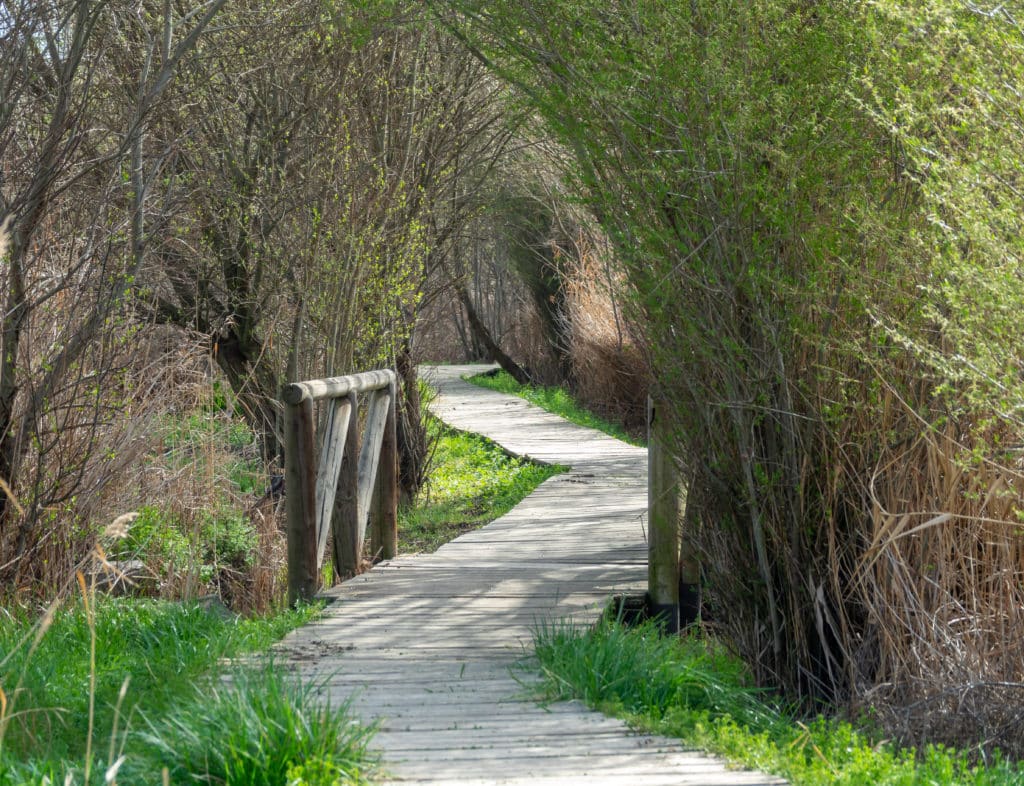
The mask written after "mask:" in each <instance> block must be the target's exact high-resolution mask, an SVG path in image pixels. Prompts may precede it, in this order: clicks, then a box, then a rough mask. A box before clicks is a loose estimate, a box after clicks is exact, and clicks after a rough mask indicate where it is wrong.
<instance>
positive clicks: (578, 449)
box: [278, 366, 782, 786]
mask: <svg viewBox="0 0 1024 786" xmlns="http://www.w3.org/2000/svg"><path fill="white" fill-rule="evenodd" d="M480 370H481V368H480V367H479V366H440V367H430V368H427V369H425V370H424V372H423V373H424V376H425V377H426V378H427V380H428V381H430V382H431V383H432V384H434V385H435V386H437V387H438V389H439V390H440V395H439V396H438V398H437V400H436V401H435V402H434V403H433V405H432V409H433V411H434V413H435V414H436V415H437V416H438V417H440V418H441V419H442V420H444V421H445V422H447V423H449V424H450V425H452V426H454V427H455V428H459V429H463V430H465V431H473V432H477V433H480V434H484V435H485V436H487V437H489V438H490V439H492V440H494V441H495V442H498V443H500V444H501V445H502V446H503V447H505V448H506V449H507V450H508V451H510V452H512V453H516V454H519V455H528V456H530V457H531V458H533V459H535V460H538V461H544V462H549V463H558V464H566V465H569V466H570V467H571V468H572V469H571V471H570V472H568V473H566V474H563V475H559V476H556V477H554V478H552V479H550V480H548V481H546V482H545V483H544V484H542V485H541V486H540V487H539V488H538V489H537V490H536V491H535V492H534V493H533V494H531V495H530V496H529V497H528V498H527V499H525V500H523V502H522V503H520V504H519V505H518V506H517V507H516V508H515V509H514V510H512V511H511V512H509V513H508V514H507V515H505V516H503V517H502V518H500V519H498V520H497V521H495V522H493V523H492V524H490V525H488V526H486V527H484V528H482V529H480V530H477V531H475V532H470V533H468V534H466V535H463V536H462V537H460V538H458V539H456V540H454V541H452V542H451V543H448V544H447V545H445V546H443V547H441V548H440V549H439V550H438V551H437V552H436V553H434V554H430V555H420V556H410V557H400V558H398V559H395V560H391V561H390V562H386V563H382V564H380V565H377V566H376V567H374V568H373V570H371V571H369V572H368V573H365V574H363V575H361V576H357V577H356V578H354V579H351V580H350V581H347V582H345V583H344V584H342V585H341V586H339V587H335V588H334V589H333V590H331V591H330V592H329V593H328V594H329V595H333V596H334V597H335V598H336V599H337V600H336V602H335V603H333V604H332V605H331V606H330V607H329V609H328V611H327V613H326V614H325V615H324V617H323V618H322V619H321V620H319V621H317V622H315V623H313V624H311V625H308V626H306V627H304V628H301V629H299V630H298V631H295V632H294V633H292V634H291V635H290V636H289V637H287V638H286V639H285V640H284V641H283V642H282V643H281V645H279V648H278V653H279V654H278V657H279V658H281V657H284V658H287V659H289V660H290V661H292V662H293V663H294V664H295V666H296V668H297V669H298V670H299V671H300V673H302V674H305V675H310V676H311V675H316V676H321V677H323V676H327V678H328V681H327V690H328V691H329V693H330V697H331V700H332V703H334V704H339V703H341V702H342V701H344V700H346V699H347V698H348V697H349V696H350V695H352V694H353V693H354V695H355V698H354V709H355V711H356V713H357V714H358V715H359V717H361V718H363V719H365V720H367V721H369V720H372V719H378V720H379V722H380V724H381V726H380V731H379V732H378V734H377V736H376V737H375V738H374V746H375V747H376V748H378V749H379V750H380V751H381V753H382V757H383V763H384V768H385V775H386V776H387V778H389V779H390V780H388V781H387V782H388V783H402V784H435V785H439V784H452V786H456V785H457V786H470V784H523V785H524V786H525V784H540V785H541V786H544V785H545V784H550V786H555V784H557V785H558V786H573V784H581V785H582V784H587V786H604V785H605V784H608V785H612V784H614V785H615V786H662V785H664V786H668V785H669V784H672V785H673V786H680V785H682V784H709V785H710V784H723V785H724V784H730V785H731V784H737V785H738V784H750V785H753V784H778V783H782V781H780V780H778V779H776V778H770V777H768V776H764V775H761V774H758V773H752V772H745V771H736V770H729V769H727V768H726V767H725V766H724V765H723V764H722V763H721V762H719V761H717V760H714V759H712V758H709V757H707V756H704V755H702V754H699V753H694V752H689V751H685V750H683V749H682V748H681V747H680V745H679V744H678V743H677V742H676V741H674V740H670V739H665V738H661V737H654V736H650V735H642V734H637V733H635V732H633V731H630V730H629V729H628V728H627V727H626V726H625V725H624V724H623V723H622V722H620V721H618V720H614V719H611V718H606V717H605V716H603V715H601V714H599V713H596V712H591V711H589V710H587V709H586V708H585V707H584V706H583V705H582V704H580V703H578V702H561V703H557V704H549V705H546V706H539V705H537V704H536V703H535V702H533V701H531V700H529V699H528V698H527V697H526V696H525V692H526V691H525V689H524V686H523V685H522V684H521V683H520V682H518V681H517V678H518V679H519V680H522V679H523V678H524V675H523V672H521V671H516V672H515V675H514V676H513V672H512V671H511V667H513V666H514V665H515V663H516V662H517V661H518V660H520V659H521V658H522V656H523V654H524V649H525V648H528V646H529V643H530V641H531V630H532V628H533V626H534V624H535V623H536V622H538V621H544V620H550V619H565V618H572V619H573V620H574V621H576V622H578V623H580V624H591V623H592V622H593V621H594V620H596V618H597V616H598V613H599V612H600V609H601V608H602V606H603V604H604V603H605V601H606V600H607V598H608V596H609V595H610V594H612V593H615V592H623V591H625V592H638V591H642V590H643V588H644V585H645V582H646V575H647V568H646V543H645V540H644V528H643V525H644V513H645V508H646V504H647V491H646V451H644V450H643V449H640V448H634V447H631V446H629V445H626V444H624V443H622V442H619V441H618V440H615V439H613V438H611V437H607V436H605V435H603V434H601V433H599V432H596V431H593V430H591V429H587V428H583V427H581V426H576V425H573V424H571V423H568V422H566V421H564V420H562V419H561V418H559V417H556V416H554V415H550V414H548V413H546V412H543V411H541V410H540V409H538V408H537V407H534V406H532V405H530V404H527V403H526V402H525V401H523V400H522V399H519V398H515V397H512V396H506V395H503V394H500V393H495V392H492V391H489V390H484V389H482V388H478V387H476V386H473V385H470V384H468V383H466V382H464V381H462V379H461V377H462V376H463V375H466V374H469V373H474V372H479V371H480ZM399 545H401V544H399Z"/></svg>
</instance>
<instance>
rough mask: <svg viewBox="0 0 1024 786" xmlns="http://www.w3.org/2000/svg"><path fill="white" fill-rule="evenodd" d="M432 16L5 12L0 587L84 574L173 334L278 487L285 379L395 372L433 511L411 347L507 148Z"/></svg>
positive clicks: (307, 7)
mask: <svg viewBox="0 0 1024 786" xmlns="http://www.w3.org/2000/svg"><path fill="white" fill-rule="evenodd" d="M419 10H420V9H419V7H418V6H417V5H415V4H398V3H390V2H384V3H368V4H367V3H363V4H351V3H346V2H338V3H323V2H319V1H318V0H294V1H293V2H288V3H275V4H270V5H268V4H266V3H255V2H254V3H248V2H240V3H224V2H223V0H197V2H184V3H179V2H172V0H154V1H153V2H148V1H147V2H142V3H136V4H133V5H131V6H130V7H129V6H125V5H124V4H121V3H115V2H104V1H103V0H101V1H100V2H95V1H94V0H89V1H88V2H87V1H86V0H50V1H48V2H42V3H40V2H35V0H32V1H31V2H29V1H28V0H21V2H14V3H4V4H3V5H2V6H0V43H2V46H0V222H3V223H4V225H5V226H6V227H7V230H8V234H9V238H10V243H9V248H8V249H7V250H6V253H4V254H3V257H2V268H0V272H2V275H3V280H4V285H3V287H2V297H3V303H2V306H0V308H2V310H0V331H2V332H0V336H2V338H0V358H2V361H0V479H2V480H3V482H4V486H3V492H2V493H0V581H2V582H4V584H5V586H6V587H8V588H9V589H14V588H20V587H31V586H37V587H46V586H50V585H52V584H53V583H54V582H56V581H59V580H60V579H61V578H62V577H63V576H66V575H68V571H69V570H70V569H71V568H72V566H74V565H76V564H77V563H78V560H79V559H80V558H81V557H82V555H83V554H84V553H85V551H86V550H87V548H88V546H89V544H90V542H91V540H92V538H93V536H94V532H95V529H96V525H97V524H99V523H102V522H97V521H95V520H94V518H95V515H96V509H95V504H94V503H95V500H97V499H98V497H99V496H100V495H99V492H100V491H101V490H102V489H103V488H104V487H105V486H107V485H109V484H110V482H111V481H112V480H113V479H115V478H120V479H122V482H123V481H124V479H125V478H127V477H130V476H131V473H132V465H133V462H134V461H135V460H136V459H137V453H138V451H139V450H140V449H141V441H140V440H139V439H138V437H139V436H140V434H148V433H149V432H150V431H151V428H152V424H151V423H147V420H146V417H147V414H146V413H147V412H148V413H149V416H154V417H155V416H156V415H157V414H159V412H158V411H159V410H160V408H161V407H165V406H166V405H167V401H168V399H171V398H173V391H168V390H167V389H166V385H167V381H168V380H170V379H171V378H173V375H174V368H173V366H174V363H176V362H178V361H177V359H178V358H181V357H183V356H190V355H191V353H188V352H184V353H183V352H180V351H177V349H176V348H173V349H172V350H171V351H170V352H168V353H166V354H164V355H162V356H161V355H159V352H157V353H156V355H154V352H155V351H156V350H155V349H153V347H158V346H163V347H166V346H167V345H168V344H169V343H171V342H169V341H168V338H167V336H168V332H167V331H168V329H170V330H172V331H177V333H176V335H178V336H179V339H178V340H179V341H180V342H182V343H192V342H196V341H200V342H203V343H205V344H206V346H207V348H208V351H209V353H210V356H211V358H212V359H213V361H214V362H215V363H216V365H217V367H218V369H219V372H220V374H221V375H222V376H223V379H224V380H225V381H226V382H227V383H228V384H229V385H230V387H231V389H232V391H233V400H234V401H235V402H236V404H237V408H238V410H239V413H240V414H241V415H242V416H243V417H244V418H245V419H246V420H247V421H248V423H249V424H250V425H251V427H252V428H253V430H254V431H255V432H256V433H257V435H258V436H259V439H260V443H261V446H262V454H263V457H264V459H265V461H266V462H267V464H268V466H272V465H273V464H274V463H275V462H276V461H278V460H279V458H280V446H281V436H280V432H279V424H278V422H277V421H278V418H279V408H278V404H277V401H276V398H277V394H278V390H279V388H280V385H281V384H282V383H283V382H284V381H286V379H293V378H298V377H302V378H306V377H320V376H325V375H333V374H341V373H350V372H352V371H354V370H357V369H365V368H370V367H379V366H381V365H392V366H397V367H398V368H399V369H400V370H401V371H402V373H403V376H404V377H405V379H406V386H405V387H406V391H407V393H408V395H407V397H406V401H405V402H404V406H403V415H404V417H403V418H402V428H401V437H402V440H403V447H404V449H403V451H402V464H403V480H404V485H405V488H406V491H407V493H408V494H411V493H414V492H415V490H416V487H417V485H418V484H419V483H420V482H422V475H423V449H424V445H423V439H424V436H423V430H422V424H421V423H420V420H419V415H418V404H417V398H416V388H415V384H414V378H415V377H414V374H415V371H414V367H413V364H412V361H411V358H410V356H409V345H408V339H409V335H410V332H411V330H412V326H413V324H414V322H415V319H416V316H417V312H418V309H419V304H420V301H421V299H422V298H423V296H424V294H425V292H426V290H427V289H429V286H428V282H429V281H431V280H433V278H432V277H431V273H432V271H433V270H434V268H436V267H437V266H439V265H441V264H442V263H443V262H444V261H445V254H446V253H447V251H448V249H449V248H450V244H451V239H452V238H453V237H455V236H457V234H458V233H459V231H460V228H461V226H462V225H463V224H464V223H465V222H466V221H467V220H468V219H469V217H470V216H471V215H472V213H473V211H474V210H475V208H476V205H477V202H476V201H475V200H476V194H477V192H478V190H479V183H480V182H481V181H482V180H485V179H486V178H487V177H488V176H489V174H490V171H491V166H492V164H493V161H494V159H495V158H496V157H499V156H500V155H501V154H502V152H503V150H504V147H505V144H506V142H507V139H508V137H509V123H508V122H507V121H508V115H507V113H506V111H505V107H504V105H502V104H499V103H498V102H497V101H496V100H495V98H496V96H498V95H499V93H500V92H501V89H502V88H500V86H499V83H498V82H497V81H496V80H494V79H493V78H490V77H488V76H486V75H485V69H484V68H483V66H482V65H480V64H479V63H478V62H476V61H475V59H474V58H472V56H471V55H470V54H469V53H467V52H465V51H463V50H461V49H459V48H457V47H454V46H453V44H452V41H451V39H450V38H449V37H448V35H447V34H446V33H445V32H443V31H440V30H437V29H434V28H432V27H430V26H429V25H425V24H422V23H421V22H422V20H421V19H419V18H418V12H419ZM428 294H429V293H428ZM151 336H156V337H158V338H157V339H154V342H152V343H151V342H150V337H151ZM126 473H127V474H126Z"/></svg>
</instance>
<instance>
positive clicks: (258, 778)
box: [140, 665, 373, 786]
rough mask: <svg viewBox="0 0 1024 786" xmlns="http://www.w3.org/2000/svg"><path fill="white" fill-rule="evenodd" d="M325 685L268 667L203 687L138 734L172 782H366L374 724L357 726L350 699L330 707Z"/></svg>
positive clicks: (323, 785) (313, 785) (240, 785)
mask: <svg viewBox="0 0 1024 786" xmlns="http://www.w3.org/2000/svg"><path fill="white" fill-rule="evenodd" d="M322 687H323V686H321V685H318V684H316V683H308V682H307V683H298V682H297V681H296V680H295V679H294V678H293V677H292V676H290V675H288V674H287V673H286V672H283V671H281V670H280V669H276V668H274V667H272V666H270V665H268V666H266V667H264V668H263V669H262V670H260V671H256V672H253V671H241V670H239V671H236V672H233V673H232V674H230V679H229V680H228V681H227V682H223V681H222V682H219V683H217V684H214V685H211V686H203V687H202V688H201V689H199V690H196V691H194V692H193V694H192V695H191V696H189V697H188V698H186V699H185V701H184V702H183V704H182V705H181V706H179V707H177V708H176V709H175V711H174V712H173V713H172V714H171V715H170V717H168V718H166V719H159V720H150V723H149V730H148V731H147V732H145V733H143V734H141V735H140V739H141V741H142V742H143V744H145V745H146V746H147V749H148V751H149V752H150V756H151V757H152V760H153V761H154V762H155V763H157V764H159V765H161V766H163V767H167V768H168V770H169V771H170V773H171V777H172V779H173V780H174V781H175V782H189V781H197V780H200V781H206V780H212V781H213V782H215V783H223V784H225V785H226V786H281V785H282V784H285V783H292V782H293V781H294V780H295V779H298V782H299V783H306V784H309V786H333V784H335V783H344V784H353V783H365V782H367V781H366V778H365V777H364V776H365V774H366V773H367V771H368V770H369V769H370V768H371V767H372V764H373V759H372V757H371V756H370V754H369V752H368V751H367V749H366V745H367V742H368V741H369V739H370V736H371V735H372V734H373V729H372V728H369V727H364V726H360V725H359V724H357V723H354V722H353V720H352V719H351V717H350V710H349V705H348V704H343V705H341V706H340V707H331V706H330V704H329V703H328V702H327V701H326V700H325V699H324V697H323V696H322V695H320V693H321V689H322Z"/></svg>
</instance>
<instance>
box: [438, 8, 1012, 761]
mask: <svg viewBox="0 0 1024 786" xmlns="http://www.w3.org/2000/svg"><path fill="white" fill-rule="evenodd" d="M453 5H454V6H457V7H458V9H459V13H458V14H455V13H453V12H452V10H451V9H452V6H453ZM434 7H435V9H436V10H437V11H438V13H439V15H440V16H441V17H442V18H444V19H445V20H446V22H447V23H448V24H449V25H451V27H452V28H453V29H454V30H455V31H456V32H457V34H458V35H460V36H461V37H462V39H463V41H464V43H465V44H466V46H467V47H468V48H469V49H470V50H471V51H473V52H474V53H475V54H476V55H477V56H478V58H479V59H480V60H481V61H482V62H486V63H488V64H489V66H490V67H491V68H492V69H494V70H495V72H497V73H499V74H501V75H502V76H503V77H504V78H505V79H507V80H508V81H509V82H510V83H511V84H514V85H515V86H516V87H517V88H518V90H519V95H520V97H521V101H522V102H523V103H524V104H525V105H527V106H529V107H530V108H531V109H532V110H533V111H536V112H538V113H539V114H540V115H541V116H542V117H543V119H544V121H545V123H546V127H547V128H548V129H549V131H550V133H551V134H553V136H554V138H555V139H557V140H558V141H559V142H560V143H561V144H562V145H563V146H564V147H565V149H566V150H567V151H569V153H570V154H571V159H572V161H571V164H570V167H569V168H568V172H567V176H568V177H569V178H570V180H571V181H572V182H573V183H574V184H575V186H576V188H577V189H578V190H579V193H580V194H582V195H583V199H584V201H585V202H586V204H587V205H588V206H589V208H590V210H591V211H592V212H593V214H594V215H595V216H596V217H597V219H598V220H599V221H600V223H601V224H602V226H603V228H604V229H605V231H606V232H608V233H609V236H610V237H611V238H612V240H613V242H614V243H615V246H616V251H617V259H618V260H619V262H620V264H621V265H622V266H623V269H624V272H625V274H626V277H627V279H628V288H627V290H626V292H625V293H624V294H625V297H626V299H627V301H628V302H629V304H630V305H631V309H632V316H633V317H634V318H635V319H636V321H637V322H638V323H639V324H641V325H642V327H643V330H644V333H645V336H644V339H645V342H644V343H645V345H646V347H647V350H648V352H649V357H650V362H651V371H652V376H653V378H654V380H655V386H656V387H655V395H657V396H658V397H660V398H662V399H663V400H664V401H665V402H667V404H668V405H669V407H670V409H671V412H672V416H673V424H674V430H675V445H674V447H675V453H676V456H677V459H678V461H679V464H680V466H681V468H682V469H683V471H684V473H685V475H686V477H687V479H688V499H687V505H688V510H687V516H686V520H687V521H688V522H690V523H691V525H692V526H691V527H690V528H689V529H688V530H687V531H686V532H685V533H684V537H685V541H686V547H687V548H690V549H694V550H696V551H697V553H699V555H700V557H701V561H702V569H703V572H704V583H705V588H706V601H707V607H708V611H709V612H710V614H711V616H712V618H713V619H714V621H715V622H714V624H715V626H716V627H717V628H718V629H719V630H721V631H723V632H724V633H725V634H726V635H727V637H728V640H729V641H731V642H732V644H733V646H735V647H736V649H737V650H738V651H739V652H740V653H741V654H742V655H743V656H744V657H745V658H746V659H747V661H748V662H749V663H750V664H751V665H752V666H753V668H754V669H755V672H756V673H757V674H758V676H759V678H760V679H761V680H762V681H763V682H764V683H766V684H772V685H777V686H781V687H783V688H785V689H786V690H787V691H788V692H789V693H790V694H791V695H795V696H802V697H805V698H808V699H821V698H824V699H828V700H835V701H840V702H844V701H854V702H858V703H868V704H872V705H875V706H877V707H880V708H885V709H886V710H887V711H888V710H891V713H890V714H889V715H888V716H887V720H888V721H890V722H891V723H892V725H893V727H894V728H895V729H896V730H897V731H898V732H900V733H902V734H904V735H906V736H914V735H917V734H918V733H924V732H927V733H930V736H931V738H933V739H934V738H936V737H939V738H941V737H942V736H943V735H945V736H946V738H948V739H954V740H957V739H960V740H961V741H962V740H963V738H964V736H965V735H967V736H969V737H970V738H971V739H973V740H980V741H982V742H986V743H996V744H1000V745H1002V746H1003V747H1004V748H1009V749H1012V750H1017V751H1019V748H1018V747H1016V745H1017V743H1019V735H1018V733H1017V730H1019V724H1020V722H1021V719H1022V712H1024V701H1022V700H1021V698H1022V696H1021V682H1022V680H1024V674H1022V673H1021V672H1022V667H1021V664H1022V663H1024V658H1022V649H1021V645H1020V641H1019V637H1018V636H1016V635H1015V634H1014V630H1015V629H1016V628H1017V627H1018V626H1019V624H1020V622H1021V614H1022V612H1021V610H1022V608H1024V580H1022V579H1024V548H1022V546H1024V543H1022V536H1021V532H1020V519H1021V504H1020V503H1021V499H1020V495H1021V482H1022V478H1021V469H1022V467H1021V463H1020V444H1021V436H1022V429H1021V418H1020V402H1021V401H1022V400H1024V398H1022V395H1021V394H1022V392H1024V391H1022V382H1024V380H1022V375H1021V371H1022V362H1021V361H1022V357H1021V354H1020V350H1019V341H1016V340H1015V339H1014V329H1013V327H1014V320H1015V315H1019V314H1020V313H1021V311H1022V309H1024V279H1022V276H1021V272H1020V271H1021V250H1022V249H1021V237H1022V234H1021V229H1022V227H1021V220H1022V219H1021V216H1022V215H1024V213H1022V211H1021V202H1022V200H1021V196H1020V190H1019V189H1020V171H1021V167H1022V164H1024V147H1022V145H1021V138H1022V136H1021V134H1020V129H1021V119H1022V118H1021V114H1020V108H1019V100H1017V96H1018V91H1019V89H1020V87H1021V84H1022V83H1024V79H1022V77H1024V60H1022V59H1021V58H1020V56H1019V53H1020V51H1021V43H1022V41H1021V32H1020V28H1019V27H1018V24H1017V20H1016V19H1014V18H1013V17H1012V16H1011V14H1010V13H1009V12H1008V11H1007V9H1006V8H1005V7H1003V6H1000V7H999V8H994V9H984V8H981V7H978V6H975V5H972V4H964V3H959V2H937V3H929V4H917V5H914V6H913V8H912V9H910V8H909V7H907V6H906V4H899V3H885V2H883V3H870V4H868V3H848V2H825V3H815V4H810V5H808V4H803V5H800V4H796V5H794V4H787V3H778V2H768V1H767V0H766V1H764V2H732V1H731V0H711V1H710V2H694V3H689V4H685V3H683V4H678V3H677V4H661V3H645V2H612V3H609V2H604V1H603V0H601V1H600V2H598V1H597V0H594V1H593V2H591V1H590V0H573V2H554V3H549V2H546V3H532V2H521V1H520V0H517V1H516V2H489V3H486V4H482V3H472V2H460V3H455V4H451V3H437V4H434ZM968 727H969V728H968Z"/></svg>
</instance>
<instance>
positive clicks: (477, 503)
mask: <svg viewBox="0 0 1024 786" xmlns="http://www.w3.org/2000/svg"><path fill="white" fill-rule="evenodd" d="M427 429H428V431H429V433H430V438H431V440H433V444H434V446H435V447H434V452H433V455H432V457H431V467H430V472H429V475H428V477H429V480H428V481H427V485H426V486H425V487H424V489H423V491H422V492H421V493H420V495H419V498H418V499H417V500H416V504H415V505H414V506H413V507H411V508H410V509H409V510H405V511H401V512H400V513H399V520H398V526H399V533H398V543H399V546H400V547H401V549H402V551H404V552H431V551H435V550H436V549H437V548H438V547H440V546H442V545H444V544H445V543H447V542H448V541H450V540H452V539H453V538H456V537H458V536H459V535H461V534H462V533H464V532H468V531H469V530H472V529H476V528H477V527H480V526H483V525H484V524H486V523H488V522H490V521H493V520H494V519H496V518H498V517H499V516H502V515H504V514H505V513H507V512H508V511H510V510H511V509H512V508H513V507H514V506H515V505H516V504H517V503H518V502H519V501H520V500H521V499H523V498H524V497H526V496H527V495H528V494H530V492H532V491H533V490H534V489H535V488H537V486H539V485H540V484H541V483H543V482H544V481H545V480H547V479H548V478H550V477H551V476H553V475H557V474H558V473H560V472H564V471H565V468H564V467H557V466H546V465H542V464H536V463H534V462H532V461H527V460H524V459H519V458H514V457H512V456H510V455H508V454H507V453H506V452H505V451H504V450H502V449H501V448H500V447H499V446H498V445H496V444H495V443H494V442H491V441H490V440H489V439H486V438H485V437H481V436H479V435H478V434H467V433H465V432H462V431H456V430H454V429H451V428H448V427H447V426H445V425H444V424H442V423H441V422H440V421H438V420H437V419H436V418H430V419H429V421H428V423H427Z"/></svg>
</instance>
